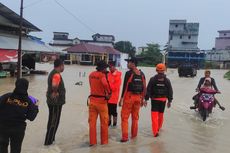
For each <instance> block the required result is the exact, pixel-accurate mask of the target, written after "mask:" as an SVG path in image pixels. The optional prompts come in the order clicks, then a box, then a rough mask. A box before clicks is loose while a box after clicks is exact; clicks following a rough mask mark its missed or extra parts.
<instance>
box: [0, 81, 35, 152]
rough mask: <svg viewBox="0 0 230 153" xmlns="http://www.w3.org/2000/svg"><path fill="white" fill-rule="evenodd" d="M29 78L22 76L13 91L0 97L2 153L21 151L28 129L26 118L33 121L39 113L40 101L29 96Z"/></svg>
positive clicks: (0, 145)
mask: <svg viewBox="0 0 230 153" xmlns="http://www.w3.org/2000/svg"><path fill="white" fill-rule="evenodd" d="M28 87H29V82H28V80H26V79H24V78H21V79H18V80H17V81H16V83H15V89H14V91H13V92H10V93H6V94H4V95H2V96H1V97H0V153H8V145H9V144H10V150H11V151H10V152H11V153H20V152H21V146H22V142H23V139H24V135H25V130H26V122H25V121H26V120H27V119H28V120H30V121H33V120H34V119H35V118H36V116H37V113H38V103H37V101H36V102H34V103H33V102H32V100H31V99H30V98H29V96H28V92H27V90H28Z"/></svg>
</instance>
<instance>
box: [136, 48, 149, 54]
mask: <svg viewBox="0 0 230 153" xmlns="http://www.w3.org/2000/svg"><path fill="white" fill-rule="evenodd" d="M146 51H148V47H138V49H137V51H136V55H140V54H141V53H143V52H146Z"/></svg>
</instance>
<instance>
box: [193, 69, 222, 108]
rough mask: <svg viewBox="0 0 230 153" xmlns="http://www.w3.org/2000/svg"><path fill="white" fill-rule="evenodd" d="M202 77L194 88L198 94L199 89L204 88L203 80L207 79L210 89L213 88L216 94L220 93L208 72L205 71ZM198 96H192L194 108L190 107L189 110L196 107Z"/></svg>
mask: <svg viewBox="0 0 230 153" xmlns="http://www.w3.org/2000/svg"><path fill="white" fill-rule="evenodd" d="M204 75H205V76H204V77H202V78H200V81H199V83H198V85H197V88H196V91H197V92H199V90H200V88H202V87H203V86H204V83H205V79H206V78H209V79H210V80H211V82H210V83H211V88H214V89H215V90H216V91H217V92H219V93H220V91H219V90H218V88H217V86H216V82H215V79H214V78H212V77H211V76H210V75H211V71H210V70H205V72H204ZM199 96H200V94H199V93H198V94H196V95H195V96H193V98H192V99H193V100H194V106H191V107H190V109H196V108H197V106H198V100H199Z"/></svg>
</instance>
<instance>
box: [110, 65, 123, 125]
mask: <svg viewBox="0 0 230 153" xmlns="http://www.w3.org/2000/svg"><path fill="white" fill-rule="evenodd" d="M109 70H110V72H109V73H108V80H109V85H110V88H111V91H112V94H111V97H110V99H109V102H108V109H109V126H110V125H111V122H112V116H113V126H116V125H117V103H118V98H119V93H120V87H121V75H122V73H121V72H120V71H118V70H117V69H116V67H115V61H110V62H109Z"/></svg>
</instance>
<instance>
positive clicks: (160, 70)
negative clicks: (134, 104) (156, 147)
mask: <svg viewBox="0 0 230 153" xmlns="http://www.w3.org/2000/svg"><path fill="white" fill-rule="evenodd" d="M165 69H166V68H165V65H164V64H163V63H159V64H157V66H156V71H157V74H156V75H155V76H153V77H152V78H151V79H150V80H149V83H148V86H147V93H146V96H145V100H146V101H147V100H148V99H149V98H151V118H152V132H153V135H154V137H157V136H159V130H160V129H161V127H162V125H163V120H164V110H165V105H166V101H167V100H168V103H167V107H168V108H170V107H171V102H172V99H173V89H172V86H171V83H170V80H169V79H168V78H167V77H166V75H165V74H164V71H165ZM144 105H147V103H146V102H145V103H144Z"/></svg>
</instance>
